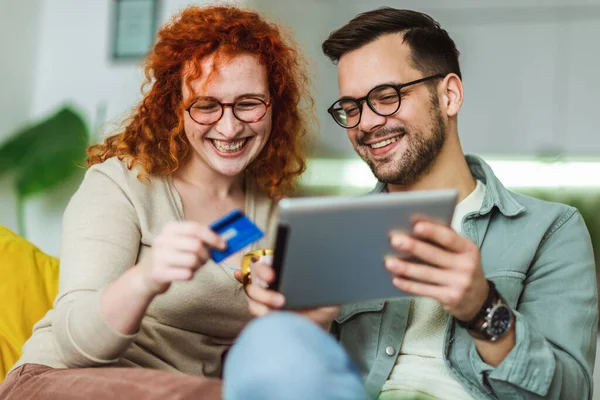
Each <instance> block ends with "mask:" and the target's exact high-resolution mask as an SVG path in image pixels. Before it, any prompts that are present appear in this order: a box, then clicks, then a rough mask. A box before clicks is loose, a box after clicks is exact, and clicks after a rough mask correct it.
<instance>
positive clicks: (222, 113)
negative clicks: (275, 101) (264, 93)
mask: <svg viewBox="0 0 600 400" xmlns="http://www.w3.org/2000/svg"><path fill="white" fill-rule="evenodd" d="M200 99H210V100H214V101H215V102H217V103H218V104H219V105H220V106H221V115H219V118H217V119H216V120H215V121H214V122H211V123H209V124H205V123H203V122H198V121H196V120H195V119H194V117H192V113H191V112H190V110H191V109H192V108H193V107H194V104H196V103H197V102H198V100H200ZM249 99H251V100H258V101H260V102H261V103H263V104H264V105H265V113H264V114H263V115H262V116H261V117H260V118H258V119H257V120H256V121H244V120H243V119H240V118H239V117H238V116H237V115H236V114H235V105H236V103H238V102H241V101H243V100H249ZM271 100H272V99H269V100H264V99H261V98H260V97H255V96H248V97H240V98H239V99H237V100H235V101H233V102H232V103H222V102H220V101H219V100H217V99H216V98H214V97H211V96H201V97H196V98H195V99H194V102H193V103H192V104H190V105H189V106H188V107H187V108H186V109H185V111H187V113H188V115H189V116H190V118H191V119H192V121H194V122H195V123H197V124H200V125H212V124H216V123H217V122H219V121H220V120H221V118H223V115H224V114H225V108H226V107H230V108H231V113H232V114H233V116H234V117H235V119H237V120H238V121H240V122H243V123H245V124H253V123H255V122H258V121H260V120H262V119H263V118H264V117H265V115H267V112H268V111H269V107H271V105H272V102H271Z"/></svg>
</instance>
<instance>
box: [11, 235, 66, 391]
mask: <svg viewBox="0 0 600 400" xmlns="http://www.w3.org/2000/svg"><path fill="white" fill-rule="evenodd" d="M57 292H58V259H57V258H55V257H51V256H49V255H47V254H44V253H43V252H42V251H41V250H40V249H38V248H37V247H35V246H34V245H33V244H31V243H30V242H28V241H27V240H25V239H24V238H22V237H20V236H19V235H17V234H15V233H13V232H11V231H10V230H9V229H7V228H5V227H3V226H0V382H2V381H3V380H4V377H5V375H6V373H7V372H8V370H9V369H10V368H11V367H12V366H13V365H14V363H15V362H16V361H17V360H18V359H19V357H20V356H21V347H22V346H23V343H25V341H26V340H27V339H28V338H29V337H30V336H31V332H32V328H33V325H34V324H35V323H36V322H37V321H39V320H40V319H41V318H42V317H43V316H44V314H46V312H47V311H48V310H49V309H50V308H51V306H52V302H53V301H54V298H55V297H56V294H57Z"/></svg>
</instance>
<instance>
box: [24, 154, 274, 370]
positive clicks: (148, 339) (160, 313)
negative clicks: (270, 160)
mask: <svg viewBox="0 0 600 400" xmlns="http://www.w3.org/2000/svg"><path fill="white" fill-rule="evenodd" d="M139 172H140V170H139V169H138V168H134V169H133V170H129V169H127V167H126V166H125V164H124V163H122V162H120V161H118V160H117V159H116V158H112V159H109V160H107V161H106V162H104V163H102V164H98V165H95V166H93V167H91V168H90V169H89V170H88V172H87V173H86V176H85V179H84V181H83V183H82V184H81V187H80V188H79V190H78V191H77V193H76V194H75V195H74V196H73V198H72V199H71V201H70V202H69V205H68V207H67V209H66V211H65V215H64V219H63V235H62V248H61V264H60V284H59V294H58V296H57V298H56V300H55V303H54V309H52V310H50V311H49V312H48V313H47V314H46V315H45V316H44V318H42V320H41V321H39V322H38V323H37V324H36V325H35V327H34V332H33V336H32V337H31V338H30V339H29V340H28V341H27V343H26V344H25V346H24V348H23V356H22V357H21V359H20V360H19V361H18V363H17V365H15V366H14V367H13V369H14V368H17V367H18V366H20V365H23V364H26V363H36V364H43V365H47V366H50V367H54V368H73V367H97V366H132V367H133V366H134V367H144V368H157V369H162V370H169V371H181V372H184V373H188V374H195V375H204V376H212V377H214V376H219V375H220V374H221V368H222V366H221V355H222V353H223V352H224V351H225V350H226V349H227V348H228V347H229V346H230V345H231V344H232V343H233V341H234V339H235V338H236V336H237V335H238V334H239V332H240V331H241V329H242V328H243V327H244V325H245V324H246V323H247V322H248V321H249V320H250V318H251V317H250V314H249V312H248V305H247V300H246V298H245V294H244V291H243V289H242V286H241V284H240V283H239V282H238V281H237V280H236V279H235V278H234V277H233V270H231V269H230V268H228V267H227V266H222V265H218V264H216V263H214V262H212V261H210V262H209V263H208V264H206V265H204V266H203V267H202V268H200V270H199V271H198V272H197V273H196V275H195V277H194V279H193V280H191V281H189V282H182V283H174V284H173V285H172V286H171V288H170V289H169V290H168V291H167V292H166V293H164V294H162V295H160V296H158V297H156V298H155V299H154V301H153V302H152V303H151V305H150V307H149V308H148V311H147V313H146V316H145V317H144V319H143V321H142V325H141V328H140V331H139V332H138V333H137V334H135V335H130V336H127V335H122V334H120V333H119V332H117V331H115V330H114V329H113V328H112V327H111V326H109V325H108V323H107V322H106V320H105V319H104V318H103V317H102V315H101V314H100V312H99V300H100V295H101V292H102V290H103V288H105V287H106V286H107V285H108V284H109V283H110V282H112V281H114V280H115V279H117V278H118V277H119V276H121V275H122V274H123V273H124V272H125V271H126V270H127V269H128V268H131V267H132V266H133V265H135V264H137V263H138V262H140V261H141V260H143V259H145V258H146V257H148V256H149V255H150V253H151V251H150V250H151V243H152V239H153V237H154V236H155V235H157V234H158V233H159V232H160V231H161V229H162V227H163V226H164V225H165V224H166V223H168V222H169V221H173V220H183V219H184V214H183V206H182V203H181V199H180V198H179V195H178V193H177V191H176V190H175V188H174V186H173V183H172V180H171V178H170V177H166V178H165V177H150V181H148V180H140V179H138V177H137V176H138V173H139ZM248 181H249V180H248ZM245 212H246V214H247V215H248V216H249V218H250V219H252V220H253V221H254V222H255V223H256V224H257V225H258V226H259V227H261V229H262V230H263V231H264V232H265V237H264V238H263V239H262V240H261V241H260V242H257V243H255V244H253V245H252V246H251V249H256V248H261V247H270V246H271V245H272V240H273V239H274V232H275V224H276V207H275V204H274V203H273V202H272V201H271V200H270V199H269V198H268V197H267V196H266V195H264V194H259V193H258V191H257V188H256V187H255V185H254V184H252V183H251V182H247V195H246V205H245ZM247 250H250V248H249V249H245V250H244V251H247Z"/></svg>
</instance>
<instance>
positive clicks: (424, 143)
mask: <svg viewBox="0 0 600 400" xmlns="http://www.w3.org/2000/svg"><path fill="white" fill-rule="evenodd" d="M430 115H431V121H432V125H431V135H430V136H428V137H425V135H424V133H423V132H419V131H416V130H411V131H409V130H407V129H406V128H404V127H398V128H392V129H385V130H381V131H378V132H377V133H376V134H375V136H380V137H382V138H383V137H390V136H392V135H397V134H400V135H402V136H401V139H400V140H405V141H406V146H405V147H406V148H405V150H404V153H402V156H401V158H400V159H399V160H395V159H393V158H392V157H393V156H394V155H395V154H392V155H390V158H389V159H386V160H381V161H378V162H374V161H373V160H371V159H370V157H369V150H368V149H367V148H366V147H367V146H368V145H366V144H364V140H365V138H366V137H362V138H360V139H358V145H357V146H355V150H356V152H357V153H358V155H359V156H360V157H361V158H362V159H363V160H365V162H366V163H367V164H368V165H369V167H370V168H371V172H373V175H375V177H376V178H377V179H378V180H379V181H380V182H383V183H389V184H393V185H402V186H408V185H412V184H414V183H415V182H417V181H418V180H419V179H420V178H421V177H422V176H424V175H426V174H427V173H428V172H429V171H430V170H431V168H432V167H433V165H434V163H435V161H436V158H437V156H438V155H439V154H440V152H441V151H442V148H443V147H444V143H445V141H446V124H445V122H444V119H443V118H442V114H441V112H440V109H439V107H438V106H437V102H436V103H433V104H432V107H431V113H430ZM370 138H373V136H371V137H370Z"/></svg>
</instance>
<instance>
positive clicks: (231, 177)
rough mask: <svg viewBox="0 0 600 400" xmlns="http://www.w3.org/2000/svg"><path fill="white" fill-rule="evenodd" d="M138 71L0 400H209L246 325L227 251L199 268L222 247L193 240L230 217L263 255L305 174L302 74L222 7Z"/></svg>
mask: <svg viewBox="0 0 600 400" xmlns="http://www.w3.org/2000/svg"><path fill="white" fill-rule="evenodd" d="M145 72H146V76H147V82H146V84H147V85H150V90H149V91H148V92H147V94H146V95H145V97H144V99H143V101H142V102H141V104H140V105H139V106H138V107H137V109H136V110H135V112H134V113H133V115H132V117H131V119H130V121H129V123H128V125H127V126H126V128H125V129H124V131H123V132H121V133H119V134H117V135H115V136H112V137H109V138H107V139H106V140H105V141H104V143H103V144H99V145H96V146H92V147H91V148H90V149H89V150H88V153H89V158H88V165H89V166H90V168H89V170H88V172H87V174H86V177H85V179H84V181H83V183H82V185H81V187H80V188H79V190H78V192H77V193H76V194H75V195H74V197H73V198H72V199H71V201H70V203H69V205H68V207H67V210H66V212H65V216H64V223H63V237H62V251H61V277H60V288H59V295H58V297H57V299H56V301H55V307H54V309H53V310H51V311H49V312H48V314H47V315H46V316H45V317H44V318H43V319H42V320H41V321H40V322H39V323H38V324H37V325H36V327H35V329H34V333H33V336H32V337H31V339H30V340H29V341H28V342H27V343H26V344H25V346H24V348H23V356H22V358H21V360H20V361H19V362H18V363H17V365H16V366H15V367H14V368H13V370H12V372H11V373H10V374H9V376H8V377H7V379H6V381H5V382H4V383H3V385H2V386H1V387H0V398H3V399H26V398H36V399H70V398H82V397H85V398H86V399H96V398H98V399H99V398H102V399H105V398H110V399H131V398H143V399H169V398H177V399H180V398H188V397H189V398H203V399H206V398H219V397H220V390H221V389H220V381H219V380H218V379H215V378H219V377H220V375H221V369H222V359H223V355H224V353H225V352H226V350H227V349H228V348H229V347H230V346H231V344H232V343H233V341H234V339H235V337H236V336H237V335H238V333H239V332H240V331H241V329H242V327H243V326H244V325H245V324H246V323H247V322H248V321H249V320H250V318H251V316H250V314H249V313H248V310H247V309H248V304H247V300H246V298H245V294H244V291H243V289H242V286H241V285H240V283H239V282H238V281H236V279H235V278H234V274H233V272H234V268H235V266H238V265H240V261H241V253H240V252H238V253H237V254H235V255H233V256H231V257H230V258H229V259H226V260H225V262H224V263H221V264H216V263H214V262H213V261H211V259H210V254H209V249H211V248H216V249H222V248H224V246H225V243H224V240H223V239H222V238H221V237H219V236H218V235H217V234H216V233H214V232H213V231H211V230H210V229H209V228H208V226H209V225H210V224H211V223H212V222H214V221H215V220H217V219H218V218H220V217H222V216H224V215H225V214H227V213H228V212H230V211H232V210H233V209H242V210H243V211H244V212H245V213H246V214H247V215H248V216H249V218H251V219H252V220H253V221H254V222H255V223H256V224H257V225H259V227H261V228H262V229H263V230H264V231H265V232H266V235H265V239H263V240H262V241H261V242H258V243H255V244H254V245H253V246H252V248H258V247H267V246H270V244H271V240H272V239H273V233H274V232H273V228H274V223H275V221H274V210H275V204H276V201H277V200H278V199H279V198H281V197H282V196H284V195H285V194H286V193H288V192H289V191H290V189H292V187H293V184H294V182H295V180H296V178H297V177H298V176H299V175H300V174H301V173H302V171H303V170H304V167H305V158H304V153H303V150H302V147H303V146H302V143H303V136H304V133H305V131H306V125H305V123H306V120H305V118H304V116H303V113H302V111H301V107H300V102H301V99H303V98H304V99H307V98H308V99H310V98H309V97H308V93H307V88H306V82H307V79H306V73H305V71H304V69H303V63H302V61H301V59H300V56H299V54H298V52H297V50H296V49H295V48H294V47H293V46H292V45H290V44H288V41H287V40H286V39H284V37H283V35H282V32H281V31H280V30H279V28H278V27H277V26H275V25H272V24H269V23H267V22H265V21H264V20H263V19H262V18H261V17H260V16H259V15H257V14H256V13H254V12H249V11H244V10H240V9H238V8H234V7H210V8H199V7H190V8H188V9H186V10H184V11H183V12H182V13H181V14H179V15H178V16H176V17H175V18H174V19H173V20H172V21H171V22H170V23H169V24H167V25H166V26H164V27H163V28H162V29H161V30H160V32H159V34H158V41H157V43H156V45H155V46H154V48H153V51H152V52H151V53H150V55H149V56H148V58H147V60H146V65H145ZM246 250H248V249H246ZM92 367H102V368H92ZM119 367H134V368H119Z"/></svg>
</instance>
